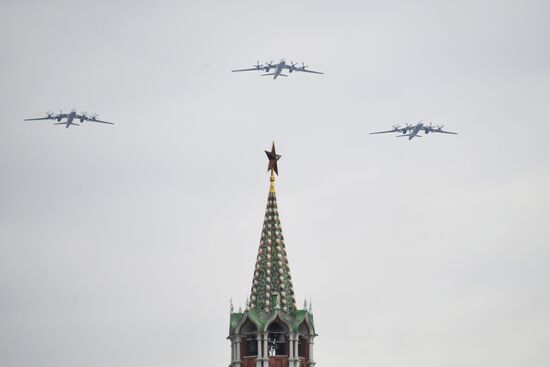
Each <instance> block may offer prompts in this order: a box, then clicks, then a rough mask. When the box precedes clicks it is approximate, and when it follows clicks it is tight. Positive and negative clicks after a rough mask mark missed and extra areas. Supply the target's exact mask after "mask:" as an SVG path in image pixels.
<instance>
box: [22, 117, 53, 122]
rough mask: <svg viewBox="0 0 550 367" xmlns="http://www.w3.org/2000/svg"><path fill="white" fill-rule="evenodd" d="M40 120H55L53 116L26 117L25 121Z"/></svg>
mask: <svg viewBox="0 0 550 367" xmlns="http://www.w3.org/2000/svg"><path fill="white" fill-rule="evenodd" d="M38 120H54V118H53V117H38V118H35V119H25V120H24V121H38Z"/></svg>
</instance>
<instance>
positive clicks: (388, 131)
mask: <svg viewBox="0 0 550 367" xmlns="http://www.w3.org/2000/svg"><path fill="white" fill-rule="evenodd" d="M401 130H403V129H399V130H396V129H393V130H387V131H376V132H374V133H370V135H375V134H386V133H396V132H399V131H401ZM407 136H408V135H407Z"/></svg>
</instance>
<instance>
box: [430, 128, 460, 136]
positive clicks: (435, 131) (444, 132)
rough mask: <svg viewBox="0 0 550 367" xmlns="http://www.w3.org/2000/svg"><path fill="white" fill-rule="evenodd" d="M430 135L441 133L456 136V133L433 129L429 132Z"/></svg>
mask: <svg viewBox="0 0 550 367" xmlns="http://www.w3.org/2000/svg"><path fill="white" fill-rule="evenodd" d="M431 132H432V133H442V134H453V135H458V133H454V132H452V131H445V130H439V129H434V130H432V131H431Z"/></svg>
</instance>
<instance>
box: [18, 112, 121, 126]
mask: <svg viewBox="0 0 550 367" xmlns="http://www.w3.org/2000/svg"><path fill="white" fill-rule="evenodd" d="M97 116H98V114H97V113H94V114H91V115H89V116H88V114H87V112H81V113H80V114H78V113H76V111H75V110H72V111H71V112H69V113H63V112H61V111H59V114H58V115H55V114H54V113H53V112H46V117H38V118H34V119H25V121H38V120H57V122H55V123H54V125H65V127H66V128H68V127H69V126H71V125H74V126H80V124H77V123H75V122H74V120H80V123H83V122H85V121H91V122H100V123H102V124H109V125H114V124H115V123H114V122H108V121H101V120H98V119H97ZM62 119H67V120H66V121H64V122H61V120H62Z"/></svg>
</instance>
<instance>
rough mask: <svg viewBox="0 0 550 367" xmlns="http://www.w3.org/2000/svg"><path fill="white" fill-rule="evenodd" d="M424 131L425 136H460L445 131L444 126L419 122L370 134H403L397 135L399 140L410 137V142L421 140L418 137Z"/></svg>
mask: <svg viewBox="0 0 550 367" xmlns="http://www.w3.org/2000/svg"><path fill="white" fill-rule="evenodd" d="M422 131H423V132H424V134H425V135H428V134H429V133H442V134H453V135H457V134H458V133H454V132H451V131H445V130H443V125H436V126H434V125H432V124H429V125H424V123H423V122H422V121H419V122H418V123H417V124H416V125H409V124H406V125H405V126H404V127H401V126H399V125H393V130H387V131H377V132H374V133H370V134H371V135H374V134H386V133H401V134H403V135H397V137H398V138H402V137H408V138H409V140H412V138H415V137H418V138H421V137H422V135H418V133H420V132H422Z"/></svg>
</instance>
